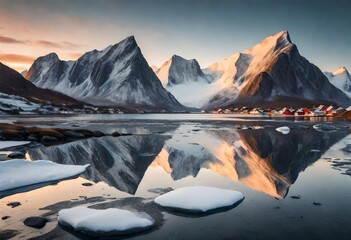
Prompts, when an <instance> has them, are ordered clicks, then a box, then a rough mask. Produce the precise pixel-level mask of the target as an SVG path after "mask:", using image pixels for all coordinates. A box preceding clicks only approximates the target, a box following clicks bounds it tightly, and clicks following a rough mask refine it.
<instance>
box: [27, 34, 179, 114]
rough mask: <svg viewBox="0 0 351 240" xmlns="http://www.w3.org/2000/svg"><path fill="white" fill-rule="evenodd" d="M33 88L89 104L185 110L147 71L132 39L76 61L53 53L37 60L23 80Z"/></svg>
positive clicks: (145, 62)
mask: <svg viewBox="0 0 351 240" xmlns="http://www.w3.org/2000/svg"><path fill="white" fill-rule="evenodd" d="M26 78H27V79H29V80H30V81H31V82H33V83H34V84H35V85H36V86H38V87H41V88H48V89H53V90H56V91H59V92H63V93H65V94H67V95H69V96H72V97H75V98H77V99H80V100H84V101H87V102H89V103H92V104H98V105H99V104H100V105H107V104H109V105H122V106H140V107H148V108H153V109H166V110H170V111H179V110H183V109H184V107H183V106H182V105H181V104H180V103H179V102H178V101H177V100H176V99H175V98H174V97H173V96H172V95H171V94H170V93H169V92H167V91H166V90H165V89H164V88H163V86H162V84H161V82H160V81H159V80H158V78H157V76H156V75H155V73H154V72H153V71H152V69H151V68H150V67H149V65H148V63H147V61H146V60H145V58H144V56H143V55H142V53H141V50H140V48H139V47H138V45H137V43H136V41H135V39H134V37H128V38H126V39H125V40H123V41H121V42H120V43H117V44H115V45H112V46H109V47H107V48H105V49H104V50H102V51H97V50H93V51H91V52H87V53H85V54H84V55H82V56H81V57H80V58H79V59H78V60H77V61H68V62H66V61H61V60H60V59H59V58H58V56H57V55H56V54H55V53H51V54H48V55H46V56H43V57H40V58H38V59H37V60H36V61H35V62H34V63H33V65H32V66H31V68H30V69H29V72H28V74H27V76H26Z"/></svg>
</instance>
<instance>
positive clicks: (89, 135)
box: [76, 129, 94, 137]
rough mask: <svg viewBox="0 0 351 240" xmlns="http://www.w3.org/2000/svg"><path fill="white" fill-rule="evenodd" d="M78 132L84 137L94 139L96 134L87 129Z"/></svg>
mask: <svg viewBox="0 0 351 240" xmlns="http://www.w3.org/2000/svg"><path fill="white" fill-rule="evenodd" d="M76 132H78V133H80V134H83V135H84V137H93V136H94V132H92V131H90V130H86V129H77V130H76Z"/></svg>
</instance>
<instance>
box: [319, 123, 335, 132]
mask: <svg viewBox="0 0 351 240" xmlns="http://www.w3.org/2000/svg"><path fill="white" fill-rule="evenodd" d="M313 128H314V129H315V130H317V131H320V132H334V131H336V130H338V128H337V127H334V126H332V125H326V124H316V125H313Z"/></svg>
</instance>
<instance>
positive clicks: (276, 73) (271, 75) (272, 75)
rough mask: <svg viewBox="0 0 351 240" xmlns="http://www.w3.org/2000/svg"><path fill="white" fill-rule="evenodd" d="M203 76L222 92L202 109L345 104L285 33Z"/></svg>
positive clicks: (208, 71)
mask: <svg viewBox="0 0 351 240" xmlns="http://www.w3.org/2000/svg"><path fill="white" fill-rule="evenodd" d="M205 72H206V73H207V74H210V75H211V76H212V77H213V84H214V83H217V84H218V85H219V86H220V87H219V88H218V89H220V88H222V89H220V91H219V92H218V93H217V94H215V95H214V96H213V97H212V98H211V99H210V100H209V102H208V103H207V104H206V105H205V106H204V107H205V108H208V109H211V108H216V107H223V106H228V105H232V104H241V105H243V104H244V105H255V104H258V103H259V104H262V103H264V102H271V101H276V100H278V99H280V100H282V99H285V98H290V99H291V98H292V99H296V100H310V101H312V100H326V101H332V102H337V103H340V104H345V103H348V102H349V99H348V98H347V96H346V95H345V94H344V93H343V92H341V91H340V90H339V89H336V88H335V87H334V86H333V85H331V84H330V83H329V81H328V79H327V78H326V77H325V76H324V75H323V73H322V72H321V71H320V70H319V69H318V68H317V67H316V66H314V65H313V64H311V63H310V62H308V61H307V60H306V59H305V58H304V57H302V56H301V55H300V54H299V52H298V49H297V47H296V45H294V44H293V43H292V42H291V40H290V36H289V34H288V32H286V31H283V32H279V33H277V34H275V35H272V36H269V37H267V38H266V39H264V40H263V41H262V42H261V43H259V44H257V45H256V46H254V47H252V48H250V49H248V50H246V51H245V52H244V53H238V54H235V55H233V56H231V57H229V58H227V59H225V60H223V61H221V62H217V63H215V64H212V65H211V66H209V67H208V68H207V69H206V70H205Z"/></svg>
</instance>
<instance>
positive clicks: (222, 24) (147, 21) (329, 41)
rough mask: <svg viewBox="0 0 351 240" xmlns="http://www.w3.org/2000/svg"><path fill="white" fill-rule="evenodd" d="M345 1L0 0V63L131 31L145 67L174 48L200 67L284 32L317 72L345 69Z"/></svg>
mask: <svg viewBox="0 0 351 240" xmlns="http://www.w3.org/2000/svg"><path fill="white" fill-rule="evenodd" d="M350 7H351V3H349V2H348V1H344V0H336V1H323V0H321V1H314V0H310V1H308V0H305V1H302V0H294V1H291V0H280V1H275V0H266V1H264V0H243V1H241V0H240V1H235V0H233V1H210V0H202V1H190V0H189V1H184V0H178V1H168V0H163V1H160V0H154V1H152V0H149V1H145V0H144V1H141V0H134V1H133V0H129V1H124V0H118V1H112V0H104V1H92V0H70V1H66V0H61V1H53V0H46V1H44V0H42V1H39V0H36V1H35V0H26V1H25V0H2V1H0V22H1V25H0V61H2V62H4V63H7V64H9V65H10V66H12V67H15V68H16V69H18V70H22V69H24V68H28V66H30V63H31V61H32V60H33V59H35V58H36V57H38V56H40V55H45V54H47V53H50V52H57V53H58V55H59V56H60V58H62V59H76V58H77V57H78V56H79V55H80V54H82V53H84V52H85V51H89V50H92V49H103V48H105V47H107V46H108V45H110V44H114V43H117V42H119V41H121V40H122V39H124V38H125V37H127V36H130V35H134V36H135V37H136V40H137V42H138V44H139V46H140V47H141V49H142V52H143V53H144V56H145V57H146V59H147V60H148V62H149V64H150V65H157V66H160V65H161V64H162V63H163V62H164V61H165V60H167V59H168V58H170V57H171V56H172V55H173V54H178V55H181V56H183V57H185V58H196V59H197V60H198V61H199V63H200V65H201V66H202V67H206V66H208V65H209V64H211V63H213V62H215V61H217V60H220V59H222V58H225V57H227V56H230V55H232V54H234V53H236V52H239V51H244V50H245V49H247V48H249V47H251V46H253V45H255V44H257V43H258V42H260V41H261V40H262V39H264V38H265V37H266V36H268V35H271V34H274V33H276V32H278V31H282V30H288V31H289V33H290V37H291V39H292V41H293V42H294V43H295V44H296V45H297V46H298V48H299V50H300V53H301V54H302V55H303V56H305V57H306V58H307V59H308V60H310V61H311V62H312V63H314V64H316V65H317V66H319V67H320V68H321V69H322V70H330V71H333V70H335V69H336V68H337V67H339V66H346V67H347V68H348V69H350V70H351V61H350V56H351V47H350V43H351V29H350V23H351V14H350V13H349V12H350V9H351V8H350Z"/></svg>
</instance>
